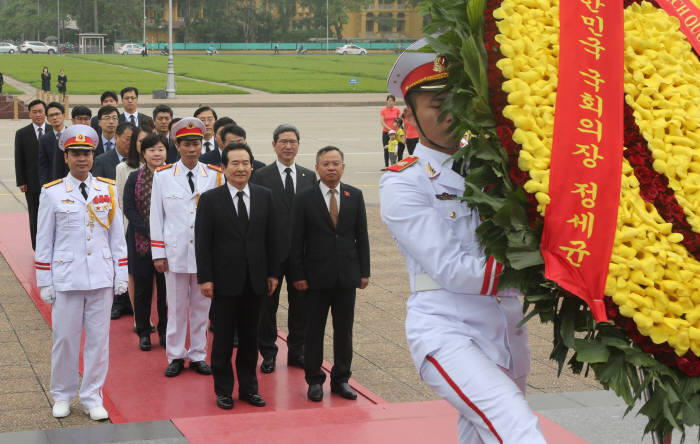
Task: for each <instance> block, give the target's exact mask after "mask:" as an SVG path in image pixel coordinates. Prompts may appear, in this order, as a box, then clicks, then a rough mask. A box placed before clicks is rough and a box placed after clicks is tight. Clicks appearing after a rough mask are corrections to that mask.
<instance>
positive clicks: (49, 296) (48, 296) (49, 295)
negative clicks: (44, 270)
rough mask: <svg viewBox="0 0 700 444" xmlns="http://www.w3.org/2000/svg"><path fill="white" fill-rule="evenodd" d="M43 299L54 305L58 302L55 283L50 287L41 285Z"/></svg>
mask: <svg viewBox="0 0 700 444" xmlns="http://www.w3.org/2000/svg"><path fill="white" fill-rule="evenodd" d="M40 294H41V300H42V301H44V302H46V303H47V304H49V305H53V303H54V302H56V292H55V291H54V289H53V285H49V286H48V287H41V293H40Z"/></svg>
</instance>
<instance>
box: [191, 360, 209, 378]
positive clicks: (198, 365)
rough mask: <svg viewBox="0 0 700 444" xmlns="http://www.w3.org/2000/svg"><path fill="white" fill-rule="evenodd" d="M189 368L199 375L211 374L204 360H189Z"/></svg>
mask: <svg viewBox="0 0 700 444" xmlns="http://www.w3.org/2000/svg"><path fill="white" fill-rule="evenodd" d="M190 368H191V369H193V370H194V371H196V372H197V373H199V374H200V375H211V367H209V365H207V363H206V362H204V361H194V362H192V361H190Z"/></svg>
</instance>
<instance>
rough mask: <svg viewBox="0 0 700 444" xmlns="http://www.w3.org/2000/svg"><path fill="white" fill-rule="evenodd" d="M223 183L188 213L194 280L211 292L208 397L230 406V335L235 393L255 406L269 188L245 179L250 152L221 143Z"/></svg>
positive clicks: (270, 261)
mask: <svg viewBox="0 0 700 444" xmlns="http://www.w3.org/2000/svg"><path fill="white" fill-rule="evenodd" d="M222 157H223V160H224V175H225V176H226V184H224V185H222V186H220V187H217V188H214V189H211V190H209V191H207V192H205V193H204V194H202V195H201V197H200V198H199V204H198V205H197V214H196V219H195V228H194V229H195V243H194V244H195V256H196V259H197V281H198V282H199V284H200V289H201V291H202V294H203V295H204V296H205V297H208V298H213V302H212V305H213V306H214V310H213V314H214V343H213V344H212V352H211V368H212V373H213V375H214V392H215V393H216V396H217V398H216V403H217V405H218V406H219V407H221V408H222V409H230V408H232V407H233V399H232V397H231V395H232V393H233V383H234V376H233V368H232V367H231V356H232V354H233V334H234V331H235V330H236V329H237V330H238V335H239V344H238V353H237V355H236V373H237V374H238V395H239V399H241V400H244V401H247V402H248V403H250V404H252V405H254V406H257V407H262V406H264V405H265V401H264V400H263V398H262V396H260V394H259V393H258V379H257V376H256V374H255V364H256V363H257V358H258V350H257V341H256V338H257V329H258V316H259V313H258V312H259V307H260V303H261V301H260V299H261V298H264V297H269V296H270V295H271V294H272V293H273V292H274V291H275V289H276V288H277V284H278V281H277V277H276V276H278V275H279V269H278V266H279V262H278V260H277V257H276V252H277V245H276V243H275V235H276V226H275V210H274V205H273V203H272V194H271V193H270V190H268V189H266V188H265V187H261V186H259V185H255V184H252V183H251V184H249V183H248V181H249V179H250V172H251V162H250V160H251V159H252V155H251V152H250V148H249V147H248V145H245V144H236V143H234V144H230V145H227V146H226V148H225V149H224V151H223V153H222Z"/></svg>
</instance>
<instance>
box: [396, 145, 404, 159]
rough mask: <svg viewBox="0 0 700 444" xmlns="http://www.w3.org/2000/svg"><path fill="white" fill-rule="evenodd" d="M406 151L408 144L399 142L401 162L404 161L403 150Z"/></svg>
mask: <svg viewBox="0 0 700 444" xmlns="http://www.w3.org/2000/svg"><path fill="white" fill-rule="evenodd" d="M404 149H406V144H405V143H403V142H399V153H398V154H399V157H398V159H397V160H398V161H399V162H400V161H401V159H403V150H404Z"/></svg>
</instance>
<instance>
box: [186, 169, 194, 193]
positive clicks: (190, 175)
mask: <svg viewBox="0 0 700 444" xmlns="http://www.w3.org/2000/svg"><path fill="white" fill-rule="evenodd" d="M187 181H188V182H189V183H190V190H191V191H192V192H193V193H194V182H193V181H192V171H190V172H189V173H187Z"/></svg>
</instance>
